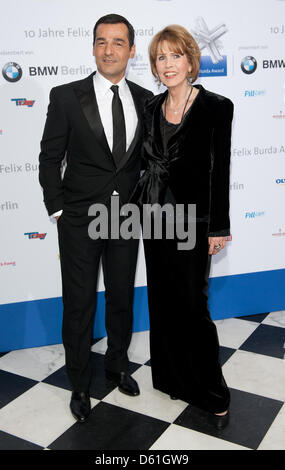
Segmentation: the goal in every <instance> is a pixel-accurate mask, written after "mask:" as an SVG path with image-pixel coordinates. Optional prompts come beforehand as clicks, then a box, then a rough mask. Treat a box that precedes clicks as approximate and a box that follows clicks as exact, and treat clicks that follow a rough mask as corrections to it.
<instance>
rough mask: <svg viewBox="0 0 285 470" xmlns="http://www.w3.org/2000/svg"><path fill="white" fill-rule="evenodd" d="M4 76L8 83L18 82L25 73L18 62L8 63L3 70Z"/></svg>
mask: <svg viewBox="0 0 285 470" xmlns="http://www.w3.org/2000/svg"><path fill="white" fill-rule="evenodd" d="M2 75H3V77H4V78H5V80H7V82H11V83H14V82H18V81H19V80H20V79H21V78H22V75H23V71H22V69H21V67H20V65H19V64H17V63H16V62H8V63H7V64H5V65H4V67H3V68H2Z"/></svg>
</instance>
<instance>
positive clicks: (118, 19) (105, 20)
mask: <svg viewBox="0 0 285 470" xmlns="http://www.w3.org/2000/svg"><path fill="white" fill-rule="evenodd" d="M118 23H123V24H125V25H126V27H127V28H128V38H129V45H130V48H131V47H132V46H133V44H134V40H135V30H134V28H133V26H132V25H131V23H130V22H129V21H128V20H127V19H126V18H124V17H123V16H121V15H116V14H115V13H111V14H110V15H105V16H102V17H101V18H99V20H98V21H97V23H96V24H95V26H94V29H93V46H94V44H95V39H96V29H97V27H98V26H99V24H118Z"/></svg>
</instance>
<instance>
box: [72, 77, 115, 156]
mask: <svg viewBox="0 0 285 470" xmlns="http://www.w3.org/2000/svg"><path fill="white" fill-rule="evenodd" d="M93 76H94V73H93V74H92V75H89V77H87V78H86V79H84V80H83V81H82V82H81V85H80V86H79V87H78V88H74V92H75V94H76V96H77V98H78V100H79V102H80V105H81V107H82V110H83V113H84V115H85V117H86V119H87V121H88V124H89V126H90V128H91V130H92V131H93V132H94V134H95V137H96V139H97V141H98V142H99V143H100V145H101V146H102V147H103V149H104V151H105V152H106V154H108V156H109V157H111V158H112V160H113V156H112V152H111V150H110V148H109V145H108V142H107V138H106V135H105V132H104V128H103V125H102V121H101V117H100V113H99V109H98V104H97V100H96V95H95V91H94V84H93Z"/></svg>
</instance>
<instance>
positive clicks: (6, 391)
mask: <svg viewBox="0 0 285 470" xmlns="http://www.w3.org/2000/svg"><path fill="white" fill-rule="evenodd" d="M37 383H38V382H37V381H36V380H32V379H28V378H27V377H22V376H21V375H16V374H12V373H10V372H6V371H5V370H0V408H2V407H3V406H5V405H7V404H8V403H10V401H12V400H14V399H15V398H17V397H18V396H19V395H22V393H24V392H26V391H27V390H29V388H31V387H33V386H34V385H36V384H37Z"/></svg>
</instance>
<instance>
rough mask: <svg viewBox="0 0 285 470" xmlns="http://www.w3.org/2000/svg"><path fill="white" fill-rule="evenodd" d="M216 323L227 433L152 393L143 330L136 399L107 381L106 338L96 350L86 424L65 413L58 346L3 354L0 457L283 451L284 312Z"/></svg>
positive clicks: (138, 338) (133, 357) (66, 392)
mask: <svg viewBox="0 0 285 470" xmlns="http://www.w3.org/2000/svg"><path fill="white" fill-rule="evenodd" d="M215 323H216V326H217V329H218V334H219V339H220V344H221V361H222V364H223V373H224V376H225V378H226V380H227V383H228V386H229V387H230V389H231V396H232V401H231V408H230V410H231V419H230V424H229V425H228V427H227V428H226V429H224V430H222V431H217V430H215V429H213V428H212V427H210V426H209V424H207V420H206V419H205V414H204V413H203V412H201V411H199V410H197V409H195V408H194V407H192V406H189V405H188V404H187V403H185V402H183V401H180V400H177V401H173V400H171V399H170V398H169V396H168V395H165V394H163V393H160V392H158V391H157V390H154V389H153V388H152V381H151V369H150V366H149V347H148V332H140V333H135V334H133V339H132V343H131V346H130V350H129V358H130V361H131V373H132V375H133V377H134V378H135V379H136V380H137V381H138V383H139V386H140V390H141V394H140V396H138V397H128V396H126V395H123V394H122V393H120V392H119V391H118V389H117V388H115V387H112V386H110V383H109V382H106V381H105V375H104V369H103V353H104V351H105V348H106V339H105V338H103V339H101V340H98V341H96V342H95V343H94V345H93V347H92V356H93V357H92V359H93V365H94V381H93V384H92V389H91V397H92V399H91V404H92V411H91V415H90V417H89V419H88V421H87V422H86V423H84V424H81V423H77V422H75V421H74V419H73V417H72V416H71V413H70V410H69V401H70V386H69V383H68V380H67V376H66V372H65V367H64V351H63V347H62V345H55V346H44V347H40V348H32V349H24V350H17V351H11V352H8V353H0V449H5V450H12V449H13V450H14V449H19V450H21V449H27V450H28V449H31V450H33V449H34V450H36V449H39V450H40V449H50V450H53V449H56V450H60V449H65V450H69V449H70V450H72V449H78V450H147V449H150V450H206V449H207V450H228V449H233V450H235V449H236V450H238V449H258V450H259V449H262V450H277V449H278V450H284V449H285V405H284V402H285V362H284V352H285V351H284V341H285V329H284V328H285V311H282V312H272V313H265V314H260V315H254V316H247V317H239V318H232V319H226V320H218V321H216V322H215Z"/></svg>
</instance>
